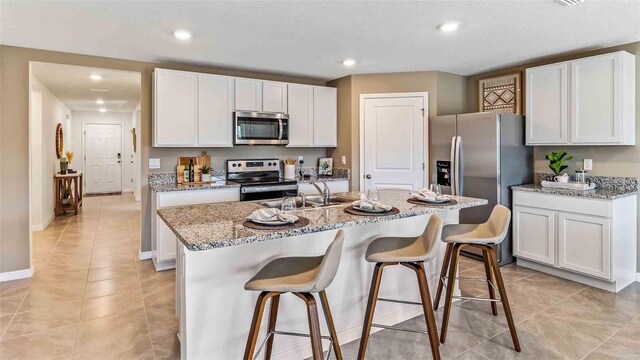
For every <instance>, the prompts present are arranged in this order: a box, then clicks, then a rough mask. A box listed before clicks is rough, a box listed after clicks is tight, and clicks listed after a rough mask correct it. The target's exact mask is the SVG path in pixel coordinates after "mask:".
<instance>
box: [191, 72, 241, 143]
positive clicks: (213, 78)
mask: <svg viewBox="0 0 640 360" xmlns="http://www.w3.org/2000/svg"><path fill="white" fill-rule="evenodd" d="M233 88H234V78H232V77H228V76H219V75H207V74H199V75H198V137H197V140H198V141H197V145H198V146H216V147H225V146H233V128H232V119H233Z"/></svg>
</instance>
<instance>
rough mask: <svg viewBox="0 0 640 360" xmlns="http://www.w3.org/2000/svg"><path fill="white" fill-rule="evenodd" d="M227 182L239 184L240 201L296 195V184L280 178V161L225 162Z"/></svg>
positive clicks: (293, 181)
mask: <svg viewBox="0 0 640 360" xmlns="http://www.w3.org/2000/svg"><path fill="white" fill-rule="evenodd" d="M227 181H228V182H234V183H237V184H240V201H251V200H264V199H275V198H282V197H286V196H297V195H298V182H297V181H295V180H284V179H283V178H281V177H280V160H278V159H265V160H227Z"/></svg>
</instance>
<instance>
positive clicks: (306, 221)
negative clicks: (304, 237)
mask: <svg viewBox="0 0 640 360" xmlns="http://www.w3.org/2000/svg"><path fill="white" fill-rule="evenodd" d="M242 225H244V227H248V228H249V229H255V230H291V229H298V228H301V227H305V226H307V225H309V219H307V218H306V217H302V216H298V221H296V222H294V223H293V224H287V225H262V224H258V223H254V222H253V221H250V220H247V221H245V222H243V223H242Z"/></svg>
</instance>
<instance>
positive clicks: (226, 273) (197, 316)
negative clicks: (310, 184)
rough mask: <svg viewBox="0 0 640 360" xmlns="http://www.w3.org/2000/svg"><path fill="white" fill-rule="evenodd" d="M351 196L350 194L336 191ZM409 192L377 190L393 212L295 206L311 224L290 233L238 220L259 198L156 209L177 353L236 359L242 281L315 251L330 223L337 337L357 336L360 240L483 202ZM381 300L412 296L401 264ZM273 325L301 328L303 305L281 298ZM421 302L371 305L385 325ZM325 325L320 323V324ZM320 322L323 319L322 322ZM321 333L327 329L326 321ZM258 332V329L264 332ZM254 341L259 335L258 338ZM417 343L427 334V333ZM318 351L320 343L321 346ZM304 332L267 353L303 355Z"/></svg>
mask: <svg viewBox="0 0 640 360" xmlns="http://www.w3.org/2000/svg"><path fill="white" fill-rule="evenodd" d="M339 195H340V196H343V197H352V198H357V197H358V196H359V194H358V193H342V194H339ZM408 198H409V194H408V192H407V191H400V190H384V191H380V200H381V202H383V203H385V204H388V205H392V206H394V207H396V208H398V209H399V210H400V212H399V213H398V214H395V215H388V216H387V215H383V216H358V215H351V214H348V213H346V212H345V211H344V208H345V207H347V206H348V205H349V203H344V204H342V205H340V206H335V207H327V208H314V209H305V210H298V211H296V214H297V215H299V216H304V217H306V218H308V219H309V221H310V223H309V225H307V226H305V227H303V228H299V229H292V230H275V231H274V230H266V231H265V230H254V229H249V228H246V227H244V225H242V223H243V222H244V221H245V219H246V217H247V215H249V214H250V213H251V212H253V211H254V210H256V209H259V208H261V207H263V206H264V205H262V204H261V203H260V202H226V203H217V204H202V205H191V206H181V207H173V208H165V209H160V210H158V215H159V216H160V218H161V219H162V220H163V221H164V222H165V223H166V224H167V226H168V227H169V228H170V229H171V230H172V231H173V233H174V234H175V235H176V237H177V239H178V240H179V241H178V242H177V244H178V249H177V253H178V259H177V260H178V264H177V272H176V279H177V281H176V291H177V295H176V311H177V315H178V318H179V322H180V327H179V333H178V336H179V338H180V342H181V356H182V358H183V359H240V358H242V355H243V353H244V347H245V342H246V339H247V335H248V331H249V326H250V324H251V317H252V312H253V308H254V305H255V301H256V298H257V296H258V294H257V293H255V292H249V291H245V290H244V288H243V286H244V283H245V282H246V281H247V280H248V279H250V278H251V277H252V276H253V275H254V274H255V273H256V272H257V271H258V270H259V269H260V268H261V267H262V266H264V265H265V264H266V263H268V262H269V261H271V260H273V259H276V258H279V257H284V256H315V255H320V254H323V253H324V252H325V250H326V248H327V246H328V245H329V244H330V242H331V241H332V240H333V238H334V235H335V233H336V232H337V230H338V229H341V228H342V229H344V231H345V243H344V247H343V252H342V258H341V263H340V268H339V270H338V273H337V275H336V277H335V279H334V281H333V283H332V284H331V285H330V286H329V287H328V288H327V294H328V297H329V302H330V304H331V310H332V312H333V317H334V320H335V323H336V329H337V331H338V338H339V341H340V343H346V342H349V341H352V340H356V339H358V338H359V337H360V333H361V326H362V321H363V317H364V311H365V307H366V300H367V295H368V292H369V284H370V280H371V273H372V271H373V264H370V263H367V262H366V261H365V260H364V252H365V249H366V247H367V245H368V244H369V243H370V242H371V241H372V240H373V239H375V238H377V237H381V236H417V235H419V234H421V233H422V231H423V230H424V227H425V225H426V223H427V221H428V218H429V216H431V214H436V213H437V214H438V215H439V216H440V217H441V218H442V220H443V222H444V223H445V224H451V223H457V222H458V211H459V210H460V209H464V208H470V207H476V206H482V205H486V204H487V201H486V200H481V199H473V198H464V197H456V198H455V202H454V203H453V204H450V205H414V204H411V203H408V202H407V199H408ZM439 252H440V256H438V257H437V259H436V261H432V262H430V263H427V264H425V268H426V270H427V274H428V276H429V283H430V288H431V290H432V292H434V291H435V288H436V278H437V273H438V270H439V268H440V265H441V261H442V257H443V253H444V246H441V247H440V249H439ZM379 296H380V297H386V298H395V299H402V300H409V301H420V300H419V299H420V297H419V293H418V286H417V284H416V281H415V275H414V274H412V273H411V272H410V271H409V270H406V269H404V268H402V267H399V266H398V267H390V268H389V270H386V271H385V274H384V278H383V283H382V288H381V290H380V294H379ZM280 301H281V305H280V310H279V314H278V324H277V328H278V329H279V330H282V331H293V332H302V333H306V332H307V331H308V325H307V317H306V309H305V306H304V303H303V302H301V301H300V300H299V299H298V298H296V297H295V296H283V297H282V299H281V300H280ZM421 313H422V309H421V307H419V306H412V305H404V304H395V303H379V304H378V306H377V308H376V312H375V322H377V323H381V324H385V325H393V324H397V323H399V322H401V321H404V320H407V319H410V318H413V317H415V316H418V315H421ZM321 323H323V322H321ZM323 325H324V323H323ZM321 329H322V333H323V334H327V329H326V326H322V327H321ZM262 336H264V329H263V332H262ZM261 338H262V337H261ZM425 341H427V339H426V338H425ZM323 347H324V348H325V349H327V348H328V344H327V343H326V342H325V343H324V344H323ZM310 355H311V346H310V343H309V340H308V339H305V338H296V337H284V336H280V337H277V338H276V340H275V342H274V351H273V359H304V358H306V357H309V356H310Z"/></svg>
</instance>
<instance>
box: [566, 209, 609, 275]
mask: <svg viewBox="0 0 640 360" xmlns="http://www.w3.org/2000/svg"><path fill="white" fill-rule="evenodd" d="M610 224H611V220H610V219H608V218H603V217H599V216H590V215H583V214H574V213H565V212H562V213H559V214H558V266H559V267H560V268H563V269H567V270H574V271H578V272H580V273H584V274H589V275H593V276H597V277H600V278H603V279H609V278H610V277H611V264H610V260H611V254H610V249H611V237H610V236H611V226H610Z"/></svg>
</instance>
